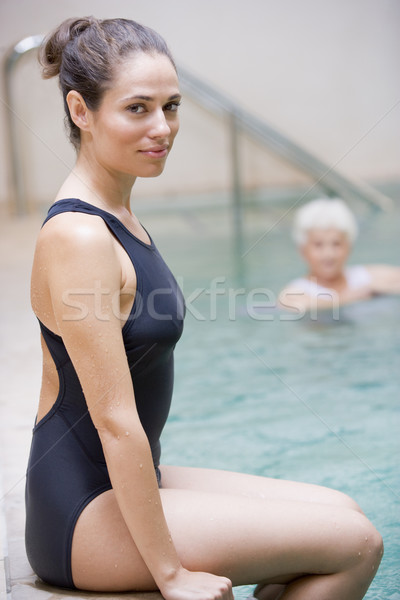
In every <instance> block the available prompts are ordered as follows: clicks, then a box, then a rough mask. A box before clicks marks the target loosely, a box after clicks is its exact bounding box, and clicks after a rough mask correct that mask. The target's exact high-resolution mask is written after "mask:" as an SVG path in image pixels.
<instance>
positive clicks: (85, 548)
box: [72, 467, 382, 600]
mask: <svg viewBox="0 0 400 600" xmlns="http://www.w3.org/2000/svg"><path fill="white" fill-rule="evenodd" d="M189 471H190V469H189V470H187V469H185V473H184V472H183V471H182V470H175V469H174V468H173V467H168V468H163V469H162V472H163V477H164V480H163V485H164V486H168V485H169V483H172V481H173V479H177V478H179V473H181V480H182V479H185V480H186V483H185V485H188V479H190V478H193V480H196V481H197V484H193V485H194V487H201V488H203V487H207V479H208V480H209V482H208V487H209V488H210V489H211V492H207V491H202V490H198V489H194V490H193V489H192V490H191V489H185V488H183V489H182V488H180V489H176V487H175V488H174V489H169V488H167V489H162V490H161V499H162V502H163V506H164V511H165V514H166V518H167V521H168V524H169V527H170V530H171V534H172V538H173V540H174V543H175V546H176V548H177V551H178V554H179V556H180V558H181V561H182V564H183V565H184V566H185V567H186V568H188V569H190V570H196V571H197V570H201V571H209V572H212V573H215V574H221V575H225V576H227V577H230V578H231V580H232V582H233V584H234V585H244V584H251V583H254V584H259V588H258V589H259V594H260V598H262V597H263V596H262V594H263V589H262V588H263V587H264V591H265V594H266V593H267V590H268V587H265V586H267V584H278V583H280V584H287V586H286V588H285V589H284V592H283V594H282V596H281V598H282V600H291V599H294V598H295V599H296V600H302V599H307V600H317V599H318V600H337V599H338V598H340V600H360V599H361V598H363V596H364V594H365V592H366V590H367V588H368V586H369V584H370V582H371V580H372V579H373V576H374V574H375V572H376V570H377V568H378V565H379V562H380V559H381V549H382V545H381V538H380V536H379V534H378V533H377V532H376V530H375V529H374V528H373V526H372V525H371V523H369V521H368V520H367V519H366V518H365V516H364V515H362V514H361V513H359V512H358V511H357V510H354V509H353V508H352V507H350V508H349V507H348V506H346V503H347V500H346V502H344V501H343V503H342V496H341V495H339V497H340V498H341V501H340V502H338V503H336V504H337V505H335V502H333V498H332V497H331V496H330V494H328V493H327V495H328V496H329V502H328V501H327V502H326V503H325V504H324V503H322V502H319V501H317V502H315V501H313V500H310V501H296V502H294V501H293V500H289V501H288V500H284V499H283V500H282V499H279V500H277V499H269V497H268V498H265V497H262V496H263V495H265V492H266V488H265V487H264V486H265V485H267V484H265V482H264V484H261V482H257V485H256V486H255V487H254V486H252V488H253V489H252V490H249V489H248V488H249V479H248V478H247V477H246V476H243V478H242V476H240V475H236V476H231V475H229V477H228V476H224V475H222V474H219V475H220V479H221V478H222V479H225V483H224V485H225V486H228V479H229V480H230V481H231V483H230V486H228V487H230V491H229V492H227V493H221V492H220V491H217V492H215V491H213V488H214V489H215V472H213V471H211V472H210V471H202V472H201V473H200V471H198V470H196V472H192V473H190V472H189ZM196 475H197V476H196ZM258 479H259V478H255V480H258ZM255 480H254V481H255ZM267 481H270V480H267ZM176 483H177V482H176ZM293 485H294V486H297V485H299V486H300V487H301V486H302V484H293ZM260 486H261V487H260ZM217 487H219V486H217ZM267 487H271V488H273V490H274V491H273V492H272V491H271V492H270V494H267V496H269V495H271V496H274V495H275V496H279V494H278V487H279V486H278V485H277V484H275V483H271V485H270V486H267ZM283 487H284V488H285V493H286V495H289V496H290V495H294V496H296V493H299V494H300V495H301V492H300V491H299V490H297V492H295V491H293V492H291V493H289V488H290V487H291V486H290V484H287V485H286V484H285V485H284V486H283ZM306 487H307V486H306ZM312 487H314V486H312ZM244 492H245V493H244ZM302 493H303V494H305V495H309V494H310V490H307V491H306V490H305V488H303V492H302ZM315 493H316V494H317V495H318V492H317V491H316V492H315ZM321 493H322V492H321ZM259 494H261V496H260V497H255V496H257V495H259ZM344 498H346V497H344ZM340 504H344V505H340ZM72 569H73V577H74V581H75V584H76V585H77V587H81V588H84V589H92V590H105V591H119V590H133V589H139V590H151V589H154V587H155V585H154V582H153V579H152V577H151V575H150V573H149V572H148V570H147V568H146V566H145V565H144V563H143V561H142V559H141V557H140V555H139V554H138V552H137V549H136V547H135V545H134V543H133V541H132V539H131V537H130V535H129V532H128V531H127V529H126V526H125V523H124V521H123V519H122V516H121V514H120V512H119V509H118V506H117V503H116V500H115V497H114V494H113V492H112V491H110V492H106V493H104V494H102V495H101V496H99V497H98V498H96V499H95V500H94V501H93V502H91V503H90V504H89V506H88V507H87V508H86V509H85V510H84V512H83V513H82V515H81V517H80V519H79V521H78V524H77V527H76V530H75V534H74V541H73V551H72ZM310 574H313V575H310ZM272 589H273V588H272V587H271V588H270V590H272ZM264 597H267V596H264Z"/></svg>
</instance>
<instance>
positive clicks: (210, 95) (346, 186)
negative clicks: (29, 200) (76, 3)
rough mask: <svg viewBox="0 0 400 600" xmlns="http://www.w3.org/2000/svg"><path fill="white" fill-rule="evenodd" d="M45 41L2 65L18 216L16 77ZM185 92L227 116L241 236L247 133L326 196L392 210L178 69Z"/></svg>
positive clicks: (15, 51) (33, 41) (24, 47)
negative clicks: (28, 56) (27, 57)
mask: <svg viewBox="0 0 400 600" xmlns="http://www.w3.org/2000/svg"><path fill="white" fill-rule="evenodd" d="M42 40H43V36H42V35H33V36H30V37H26V38H24V39H23V40H21V41H20V42H19V43H18V44H16V45H15V46H14V47H12V48H11V49H10V50H9V52H8V53H7V56H6V60H5V65H4V82H5V104H6V108H7V110H8V118H7V119H6V123H7V132H6V135H7V141H8V148H9V151H10V167H11V188H12V189H11V197H12V205H13V207H14V210H15V212H16V214H19V215H23V214H25V213H26V211H27V207H26V202H25V194H24V174H23V168H22V158H21V151H20V148H19V144H18V140H17V135H16V115H15V111H14V109H13V106H14V102H13V98H12V91H11V81H12V76H13V73H14V71H15V67H16V65H17V64H18V62H19V60H20V59H21V57H22V56H24V55H26V54H27V53H28V52H31V51H33V50H36V49H37V48H38V47H39V46H40V44H41V42H42ZM178 73H179V79H180V85H181V89H182V92H183V93H184V94H187V95H188V96H190V98H191V99H192V100H193V101H194V102H195V103H198V104H200V105H201V107H203V108H206V109H208V110H209V111H210V112H211V113H213V114H216V115H220V116H224V117H227V118H228V122H229V127H230V140H231V144H230V146H231V190H232V209H233V218H234V228H235V230H236V234H237V236H238V237H239V238H241V227H242V220H243V219H242V210H243V205H244V186H243V183H242V178H241V160H240V152H239V135H240V133H245V134H246V135H248V136H249V137H250V138H252V139H253V140H255V141H256V142H258V143H260V144H261V145H262V146H264V147H266V148H268V149H269V150H272V151H273V152H274V153H275V154H277V155H278V156H280V157H281V158H283V159H284V160H285V161H287V162H289V163H291V164H292V165H294V166H295V167H297V168H298V169H300V170H301V171H303V172H305V173H307V174H308V175H309V176H311V177H312V178H313V179H314V180H315V181H316V183H317V184H318V186H319V187H320V188H322V189H323V190H324V191H325V193H326V194H327V195H328V196H339V197H341V198H343V199H344V200H353V199H361V200H362V201H365V202H368V203H370V204H371V205H373V206H375V207H378V208H380V209H388V208H390V207H391V205H392V200H391V199H390V198H388V197H387V196H385V195H384V194H382V193H381V192H379V191H378V190H376V189H374V188H373V187H371V186H369V185H367V184H366V183H360V182H355V181H353V180H351V179H350V178H349V177H345V176H343V175H341V174H340V173H338V171H337V170H336V169H335V168H334V167H331V166H329V165H328V164H327V163H325V162H323V161H321V160H319V159H318V158H317V157H315V156H314V155H313V154H311V153H310V152H308V151H307V150H305V149H304V148H302V147H301V146H299V145H298V144H296V143H294V142H293V141H292V140H290V139H289V138H288V137H286V136H285V135H283V134H282V133H279V132H278V131H276V130H275V129H274V128H272V127H271V126H270V125H268V124H267V123H265V122H264V121H262V120H261V119H258V118H257V117H255V116H254V115H252V114H251V113H249V112H248V111H246V110H244V109H243V108H242V107H241V106H240V105H239V104H237V103H235V102H233V101H232V100H231V99H230V98H228V97H227V96H226V95H224V94H222V93H221V92H219V91H218V90H216V89H215V88H213V87H211V86H210V85H208V84H207V83H205V82H204V81H202V80H200V79H198V78H197V77H195V76H194V75H192V74H191V73H189V72H188V71H187V70H186V69H184V68H182V67H179V68H178Z"/></svg>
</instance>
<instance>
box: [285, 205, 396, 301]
mask: <svg viewBox="0 0 400 600" xmlns="http://www.w3.org/2000/svg"><path fill="white" fill-rule="evenodd" d="M357 234H358V227H357V222H356V219H355V217H354V215H353V213H352V212H351V211H350V209H349V208H348V206H347V205H346V204H345V203H344V202H343V200H341V199H338V198H336V199H328V198H321V199H317V200H312V201H311V202H308V203H307V204H305V205H304V206H302V207H301V208H300V209H299V210H298V211H297V213H296V216H295V221H294V228H293V238H294V241H295V242H296V244H297V246H298V248H299V251H300V253H301V255H302V257H303V259H304V261H305V262H306V263H307V266H308V272H307V274H306V275H304V276H303V277H299V278H297V279H295V280H293V281H291V282H290V283H289V284H288V285H287V286H286V287H285V288H284V289H283V290H282V291H281V293H280V295H279V300H280V304H281V306H282V307H283V308H286V309H291V310H297V311H308V310H313V309H314V310H315V309H324V308H330V307H335V306H339V305H341V304H349V303H350V302H357V301H359V300H366V299H368V298H371V297H372V296H374V295H377V294H400V267H397V266H391V265H381V264H369V265H351V266H347V260H348V258H349V255H350V253H351V249H352V246H353V243H354V241H355V239H356V237H357Z"/></svg>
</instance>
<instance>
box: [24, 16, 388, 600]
mask: <svg viewBox="0 0 400 600" xmlns="http://www.w3.org/2000/svg"><path fill="white" fill-rule="evenodd" d="M42 65H43V67H44V72H45V75H46V76H47V77H52V76H59V80H60V87H61V89H62V92H63V97H64V102H65V109H66V114H67V119H68V122H69V126H70V137H71V140H72V142H73V143H74V146H75V148H76V150H77V161H76V164H75V166H74V168H73V170H72V171H71V173H70V174H69V175H68V177H67V179H66V180H65V181H64V183H63V184H62V186H61V188H60V190H59V192H58V194H57V195H56V198H55V202H54V204H53V205H52V206H51V208H50V210H49V214H48V216H47V218H46V221H45V223H44V225H43V227H42V229H41V231H40V233H39V238H38V242H37V246H36V252H35V258H34V264H33V270H32V284H31V289H32V306H33V309H34V312H35V313H36V316H37V317H38V319H39V323H40V330H41V335H42V338H41V341H42V348H43V379H42V387H41V392H40V400H39V408H38V413H37V418H36V424H35V427H34V433H33V438H32V446H31V454H30V460H29V465H28V470H27V484H26V515H27V518H26V548H27V555H28V558H29V561H30V564H31V566H32V568H33V570H34V571H35V572H36V574H37V575H38V576H39V577H41V578H42V579H43V580H44V581H46V582H48V583H50V584H53V585H57V586H61V587H66V588H79V589H83V590H91V591H101V592H122V591H126V592H129V591H151V590H157V589H158V590H160V591H161V594H162V596H163V597H164V598H165V600H196V599H197V600H233V593H232V585H245V584H253V583H254V584H257V588H256V592H255V595H256V596H257V598H258V599H259V600H277V598H278V597H279V598H280V600H338V599H340V600H361V598H363V597H364V595H365V593H366V591H367V589H368V587H369V585H370V583H371V581H372V579H373V578H374V576H375V573H376V571H377V569H378V566H379V563H380V560H381V557H382V552H383V546H382V539H381V536H380V535H379V533H378V532H377V531H376V529H375V528H374V526H373V525H372V524H371V523H370V521H369V520H368V519H367V518H366V516H365V515H364V514H363V513H362V511H361V510H360V508H359V507H358V506H357V504H356V503H355V502H354V501H353V500H352V499H351V498H349V497H348V496H346V495H344V494H342V493H341V492H338V491H335V490H330V489H327V488H323V487H319V486H316V485H308V484H303V483H300V482H289V481H281V480H275V479H271V478H268V477H256V476H252V475H244V474H239V473H231V472H227V471H214V470H209V469H199V468H198V469H194V468H190V467H179V466H172V465H165V464H163V463H161V462H160V454H161V448H160V435H161V432H162V429H163V427H164V424H165V422H166V420H167V416H168V411H169V404H170V401H171V396H172V389H173V376H174V375H173V350H174V346H175V344H176V343H177V341H178V339H179V337H180V335H181V331H182V327H183V299H182V293H181V292H180V290H179V288H178V286H177V282H176V280H175V279H174V277H173V276H172V273H171V272H170V270H169V269H168V267H167V265H166V264H165V262H164V261H163V259H162V258H161V255H160V254H159V252H158V250H157V248H156V246H155V245H154V242H153V240H152V239H151V238H150V237H149V234H148V233H147V231H146V230H145V229H144V228H143V227H142V225H141V223H140V221H139V220H138V219H137V217H136V216H135V215H134V213H132V211H131V206H130V199H131V189H132V186H133V185H134V183H135V179H136V177H155V176H158V175H160V174H161V173H162V171H163V169H164V166H165V163H166V160H167V157H168V154H169V152H170V151H171V148H172V145H173V142H174V138H175V136H176V134H177V132H178V129H179V118H178V106H179V103H180V92H179V80H178V77H177V73H176V69H175V65H174V62H173V59H172V57H171V54H170V52H169V50H168V48H167V46H166V44H165V42H164V40H163V39H162V38H161V37H160V36H159V35H158V34H157V33H155V32H154V31H152V30H151V29H149V28H147V27H142V26H140V25H138V24H137V23H135V22H134V21H130V20H124V19H107V20H104V21H102V20H97V19H95V18H92V17H91V18H84V19H71V20H68V21H66V22H64V23H62V24H61V26H60V27H59V28H58V29H57V30H56V31H55V32H54V33H53V34H52V35H50V36H49V38H48V39H47V40H46V42H45V44H44V46H43V48H42ZM184 251H185V249H184V248H183V249H182V252H184ZM159 292H161V293H159ZM166 292H167V293H166ZM204 376H205V377H207V373H204ZM189 401H190V398H188V402H189ZM216 401H217V399H216ZM189 436H190V432H189Z"/></svg>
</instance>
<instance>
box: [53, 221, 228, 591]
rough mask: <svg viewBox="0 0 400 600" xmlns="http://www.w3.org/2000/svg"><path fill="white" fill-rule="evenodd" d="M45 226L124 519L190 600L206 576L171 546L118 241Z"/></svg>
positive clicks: (72, 350)
mask: <svg viewBox="0 0 400 600" xmlns="http://www.w3.org/2000/svg"><path fill="white" fill-rule="evenodd" d="M50 224H51V228H52V230H51V231H50ZM46 227H47V228H48V230H47V232H46V233H45V234H44V235H43V238H44V241H43V242H42V248H41V252H42V253H43V256H48V257H49V258H48V260H47V264H46V268H47V280H48V286H49V292H50V296H51V302H52V307H53V311H54V316H55V318H56V322H57V327H58V333H59V334H60V335H61V336H62V338H63V341H64V344H65V346H66V348H67V350H68V353H69V356H70V358H71V360H72V363H73V364H74V367H75V369H76V372H77V374H78V377H79V380H80V383H81V385H82V388H83V391H84V394H85V398H86V402H87V406H88V409H89V412H90V415H91V418H92V420H93V423H94V425H95V427H96V429H97V431H98V433H99V437H100V440H101V443H102V446H103V450H104V454H105V458H106V462H107V467H108V471H109V475H110V479H111V483H112V486H113V490H114V493H115V495H116V499H117V501H118V505H119V507H120V510H121V513H122V515H123V517H124V520H125V522H126V524H127V527H128V528H129V531H130V532H131V535H132V538H133V540H134V542H135V544H136V546H137V548H138V550H139V552H140V554H141V556H142V558H143V560H144V561H145V563H146V565H147V566H148V568H149V570H150V572H151V574H152V576H153V577H154V580H155V582H156V584H157V586H158V587H159V588H160V590H161V591H162V593H163V594H164V596H165V597H166V598H180V597H182V598H184V597H185V594H186V597H188V596H187V591H186V592H185V588H186V590H187V588H188V586H189V585H190V586H191V587H193V580H194V579H195V578H196V577H197V578H198V577H199V574H197V575H196V574H192V573H188V572H187V571H185V569H183V567H182V565H181V562H180V560H179V558H178V555H177V552H176V550H175V547H174V544H173V541H172V540H171V537H170V533H169V530H168V526H167V523H166V520H165V517H164V512H163V508H162V505H161V499H160V494H159V489H158V484H157V479H156V476H155V471H154V466H153V460H152V456H151V451H150V447H149V443H148V440H147V436H146V434H145V432H144V430H143V428H142V425H141V423H140V420H139V416H138V414H137V410H136V405H135V397H134V390H133V385H132V379H131V374H130V371H129V366H128V362H127V358H126V354H125V348H124V344H123V339H122V333H121V327H122V323H121V321H120V319H119V310H116V309H115V304H116V303H115V298H116V296H117V297H118V298H119V293H120V287H121V268H120V263H119V260H118V257H117V252H116V246H115V244H117V242H116V241H115V240H114V239H113V237H112V236H111V235H110V233H109V231H108V229H107V228H106V226H105V225H104V224H103V222H102V221H101V220H100V219H99V220H97V219H94V218H93V217H87V216H83V215H81V214H80V215H79V216H77V215H71V214H69V215H68V216H66V215H63V217H62V218H60V216H59V217H54V219H52V221H51V222H50V223H49V224H48V225H47V226H46ZM43 246H44V247H43ZM46 246H47V248H46ZM115 313H118V314H115ZM216 579H218V580H219V581H218V586H219V587H221V585H222V587H223V588H224V589H223V592H222V594H221V592H219V593H218V595H216V596H215V597H223V598H225V597H226V598H230V597H231V591H230V588H229V583H228V580H226V582H224V580H223V579H221V578H214V577H213V576H211V575H207V574H204V576H203V577H202V578H201V582H202V583H200V581H199V582H198V587H199V589H204V585H205V581H206V583H207V585H208V586H209V587H213V588H214V589H216V587H217V582H216V581H215V580H216ZM211 580H212V583H211V585H210V582H211ZM195 596H196V594H195V595H194V596H193V597H195ZM213 597H214V596H213Z"/></svg>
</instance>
